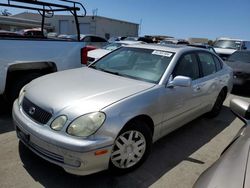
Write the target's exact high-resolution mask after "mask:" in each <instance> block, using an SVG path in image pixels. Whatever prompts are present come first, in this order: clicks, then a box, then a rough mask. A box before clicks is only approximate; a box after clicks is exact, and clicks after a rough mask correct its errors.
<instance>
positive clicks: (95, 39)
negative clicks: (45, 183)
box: [58, 34, 108, 48]
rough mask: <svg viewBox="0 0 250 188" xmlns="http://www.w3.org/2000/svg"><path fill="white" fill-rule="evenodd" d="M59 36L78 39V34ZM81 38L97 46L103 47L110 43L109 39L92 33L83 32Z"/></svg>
mask: <svg viewBox="0 0 250 188" xmlns="http://www.w3.org/2000/svg"><path fill="white" fill-rule="evenodd" d="M58 38H62V39H68V40H73V41H74V40H77V35H64V34H62V35H59V36H58ZM80 40H81V41H82V42H84V43H85V44H86V45H88V46H95V47H97V48H101V47H103V46H105V45H107V44H108V41H107V40H106V39H105V38H103V37H100V36H97V35H92V34H81V35H80Z"/></svg>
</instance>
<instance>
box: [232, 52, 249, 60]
mask: <svg viewBox="0 0 250 188" xmlns="http://www.w3.org/2000/svg"><path fill="white" fill-rule="evenodd" d="M228 61H240V62H244V63H250V51H238V52H234V53H233V54H232V55H231V56H230V57H229V58H228Z"/></svg>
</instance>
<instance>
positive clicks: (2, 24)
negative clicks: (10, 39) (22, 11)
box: [0, 16, 53, 31]
mask: <svg viewBox="0 0 250 188" xmlns="http://www.w3.org/2000/svg"><path fill="white" fill-rule="evenodd" d="M36 27H41V22H39V21H34V20H30V19H24V18H17V17H12V16H0V30H7V31H19V30H21V29H30V28H36ZM45 28H46V29H51V30H53V28H52V27H50V25H48V24H45Z"/></svg>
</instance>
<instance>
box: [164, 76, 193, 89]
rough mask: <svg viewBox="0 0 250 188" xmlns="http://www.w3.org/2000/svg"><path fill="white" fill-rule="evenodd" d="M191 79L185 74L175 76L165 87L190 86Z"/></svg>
mask: <svg viewBox="0 0 250 188" xmlns="http://www.w3.org/2000/svg"><path fill="white" fill-rule="evenodd" d="M191 85H192V79H191V78H189V77H186V76H176V77H175V78H174V79H173V80H172V81H170V82H169V83H168V84H167V87H170V88H173V87H175V86H179V87H191Z"/></svg>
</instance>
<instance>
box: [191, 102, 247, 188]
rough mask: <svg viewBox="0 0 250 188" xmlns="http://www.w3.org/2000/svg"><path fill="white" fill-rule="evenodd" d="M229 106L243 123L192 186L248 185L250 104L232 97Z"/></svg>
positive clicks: (231, 187) (239, 187) (244, 187)
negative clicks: (215, 160) (214, 161)
mask: <svg viewBox="0 0 250 188" xmlns="http://www.w3.org/2000/svg"><path fill="white" fill-rule="evenodd" d="M230 108H231V110H232V111H233V112H234V114H235V115H236V116H238V117H239V118H240V119H241V120H242V121H243V122H244V123H245V126H243V127H242V128H241V129H240V131H239V132H238V133H237V135H236V136H235V138H234V139H233V141H232V142H231V143H230V144H229V145H228V147H227V148H226V149H225V150H224V151H223V153H222V155H221V157H220V159H219V160H218V161H217V162H216V163H214V164H213V165H212V166H211V167H210V168H209V169H208V170H206V171H205V172H204V173H203V174H202V175H201V176H200V178H199V179H198V180H197V182H196V183H195V185H194V188H215V187H219V188H235V187H237V188H247V187H250V168H249V167H250V160H249V159H250V156H249V154H250V151H249V148H250V127H249V126H250V104H249V103H248V102H245V101H242V100H241V99H233V100H232V101H231V103H230Z"/></svg>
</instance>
